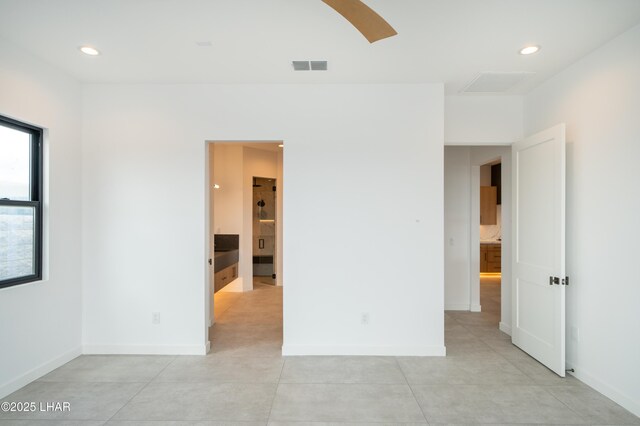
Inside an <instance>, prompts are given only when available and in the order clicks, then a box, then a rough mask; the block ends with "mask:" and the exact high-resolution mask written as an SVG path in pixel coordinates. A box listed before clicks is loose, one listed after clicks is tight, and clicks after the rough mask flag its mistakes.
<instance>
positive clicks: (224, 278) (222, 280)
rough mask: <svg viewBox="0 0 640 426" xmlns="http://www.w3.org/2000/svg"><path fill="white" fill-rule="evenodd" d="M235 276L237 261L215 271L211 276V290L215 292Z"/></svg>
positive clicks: (236, 275)
mask: <svg viewBox="0 0 640 426" xmlns="http://www.w3.org/2000/svg"><path fill="white" fill-rule="evenodd" d="M236 278H238V264H237V263H234V264H233V265H231V266H228V267H226V268H224V269H223V270H221V271H218V272H216V273H215V275H214V278H213V292H214V293H215V292H217V291H218V290H220V289H221V288H223V287H224V286H226V285H227V284H229V283H230V282H231V281H233V280H235V279H236Z"/></svg>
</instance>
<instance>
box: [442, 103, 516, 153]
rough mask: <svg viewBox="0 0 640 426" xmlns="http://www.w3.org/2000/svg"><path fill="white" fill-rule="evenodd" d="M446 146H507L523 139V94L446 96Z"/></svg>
mask: <svg viewBox="0 0 640 426" xmlns="http://www.w3.org/2000/svg"><path fill="white" fill-rule="evenodd" d="M445 111H446V114H445V117H444V118H445V119H444V140H445V143H446V144H447V145H504V144H511V143H513V142H515V141H518V140H520V139H522V96H484V95H483V96H473V95H461V96H447V97H446V98H445Z"/></svg>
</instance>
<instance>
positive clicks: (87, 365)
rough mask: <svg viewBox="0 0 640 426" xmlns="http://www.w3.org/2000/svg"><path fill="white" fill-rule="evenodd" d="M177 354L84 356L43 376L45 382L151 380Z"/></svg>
mask: <svg viewBox="0 0 640 426" xmlns="http://www.w3.org/2000/svg"><path fill="white" fill-rule="evenodd" d="M175 358H176V357H175V356H157V355H153V356H144V355H83V356H80V357H78V358H76V359H74V360H72V361H70V362H68V363H67V364H65V365H63V366H62V367H60V368H58V369H56V370H54V371H52V372H51V373H49V374H47V375H46V376H44V377H42V378H40V379H39V380H40V381H43V382H148V381H150V380H151V379H153V378H154V377H155V376H157V375H158V373H160V372H161V371H162V370H163V369H164V368H166V367H167V365H169V364H170V363H171V362H172V361H173V360H175Z"/></svg>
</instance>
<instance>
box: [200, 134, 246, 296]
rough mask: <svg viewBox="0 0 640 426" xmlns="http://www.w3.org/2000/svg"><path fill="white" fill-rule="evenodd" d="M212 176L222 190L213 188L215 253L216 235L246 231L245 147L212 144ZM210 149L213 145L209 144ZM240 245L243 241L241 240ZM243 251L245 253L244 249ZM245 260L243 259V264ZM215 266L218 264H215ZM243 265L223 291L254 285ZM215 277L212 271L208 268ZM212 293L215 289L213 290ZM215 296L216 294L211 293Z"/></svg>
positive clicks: (241, 260) (210, 244)
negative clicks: (236, 276)
mask: <svg viewBox="0 0 640 426" xmlns="http://www.w3.org/2000/svg"><path fill="white" fill-rule="evenodd" d="M211 146H212V147H213V156H214V159H213V170H214V173H213V176H214V177H213V179H214V181H215V183H217V184H218V185H220V189H217V190H214V191H213V232H211V233H210V237H209V238H210V241H209V247H210V249H211V250H212V251H211V252H210V253H212V252H213V244H214V237H213V236H214V234H238V235H240V236H243V235H244V234H245V232H244V218H243V212H244V193H243V186H244V184H245V182H244V175H243V171H242V168H243V164H244V149H243V147H242V145H241V144H235V145H234V144H223V143H213V144H211ZM210 148H211V147H210ZM239 244H240V243H239ZM241 253H242V252H241ZM243 261H246V259H240V262H239V263H240V264H241V265H242V262H243ZM214 266H215V265H214ZM243 271H244V270H243V269H242V267H240V268H239V270H238V278H236V279H235V280H234V281H233V282H231V283H229V284H228V285H227V286H226V287H225V288H224V291H234V292H235V291H244V286H245V285H247V286H248V290H250V289H251V288H253V285H252V279H251V277H250V276H249V278H245V276H244V275H243ZM209 272H210V274H211V278H210V279H213V273H211V271H209ZM211 294H213V290H212V293H211ZM212 297H213V296H212Z"/></svg>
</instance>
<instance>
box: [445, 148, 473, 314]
mask: <svg viewBox="0 0 640 426" xmlns="http://www.w3.org/2000/svg"><path fill="white" fill-rule="evenodd" d="M470 224H471V148H470V147H466V146H460V147H457V146H447V147H445V149H444V235H445V241H444V260H445V262H444V283H445V287H444V300H445V302H444V308H445V309H446V310H454V311H468V310H469V308H470V303H471V277H470V273H471V246H470V244H471V228H470Z"/></svg>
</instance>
